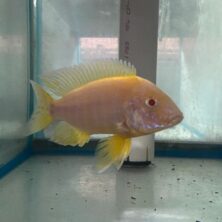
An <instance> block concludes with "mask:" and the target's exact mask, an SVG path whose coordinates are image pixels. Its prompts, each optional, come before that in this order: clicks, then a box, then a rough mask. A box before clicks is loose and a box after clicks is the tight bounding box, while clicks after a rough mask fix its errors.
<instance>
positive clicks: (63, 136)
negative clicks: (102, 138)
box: [45, 121, 90, 147]
mask: <svg viewBox="0 0 222 222" xmlns="http://www.w3.org/2000/svg"><path fill="white" fill-rule="evenodd" d="M49 131H50V132H49ZM45 134H46V135H47V136H48V137H49V139H50V140H51V141H53V142H55V143H58V144H61V145H64V146H67V145H71V146H76V145H78V146H81V147H82V146H83V145H84V144H85V143H87V142H88V141H89V139H90V135H89V134H88V133H86V132H83V131H81V130H79V129H76V128H75V127H73V126H72V125H70V124H69V123H67V122H62V121H61V122H58V123H57V124H55V125H54V126H53V128H52V129H49V130H48V132H47V131H46V132H45Z"/></svg>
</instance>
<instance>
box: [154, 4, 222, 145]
mask: <svg viewBox="0 0 222 222" xmlns="http://www.w3.org/2000/svg"><path fill="white" fill-rule="evenodd" d="M221 8H222V2H221V1H220V0H214V1H208V0H179V1H178V0H160V18H159V48H158V67H157V68H158V73H157V83H158V85H159V86H160V87H161V88H162V89H163V90H165V91H167V92H168V93H169V95H170V96H171V97H173V98H174V100H175V101H176V102H177V103H178V104H179V105H180V107H181V109H182V110H183V112H184V117H185V118H184V121H183V123H182V124H180V125H179V126H177V127H176V128H175V129H171V130H167V131H163V132H161V133H159V134H157V138H158V139H160V140H168V141H170V140H174V141H175V140H176V141H187V142H193V141H194V142H207V143H221V142H222V115H221V107H222V94H221V92H222V91H221V90H222V75H221V73H222V53H221V52H222V41H221V39H222V13H221Z"/></svg>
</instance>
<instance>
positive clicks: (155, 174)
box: [0, 156, 222, 222]
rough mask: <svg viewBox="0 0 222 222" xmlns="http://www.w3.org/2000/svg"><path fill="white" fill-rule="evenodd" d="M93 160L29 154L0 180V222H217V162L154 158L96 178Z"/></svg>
mask: <svg viewBox="0 0 222 222" xmlns="http://www.w3.org/2000/svg"><path fill="white" fill-rule="evenodd" d="M93 163H94V158H93V157H78V156H35V157H32V158H31V159H29V160H28V161H27V162H25V163H24V164H22V165H21V166H19V167H18V168H17V169H16V170H14V171H13V172H12V173H10V174H9V175H7V176H6V177H5V178H3V179H2V180H1V181H0V221H1V222H13V221H16V222H73V221H74V222H75V221H76V222H81V221H83V222H88V221H90V222H111V221H115V222H120V221H124V222H142V221H149V222H157V221H158V222H176V221H179V222H185V221H186V222H199V221H200V222H221V221H222V161H221V160H196V159H193V160H191V159H169V158H156V159H155V163H154V165H153V166H150V167H147V168H138V169H134V168H133V169H132V168H122V169H121V170H120V171H119V172H116V171H114V170H111V171H109V172H107V173H103V174H97V173H96V172H95V170H94V168H93Z"/></svg>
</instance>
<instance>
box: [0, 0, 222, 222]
mask: <svg viewBox="0 0 222 222" xmlns="http://www.w3.org/2000/svg"><path fill="white" fill-rule="evenodd" d="M221 8H222V2H221V1H219V0H214V1H207V0H159V1H157V0H149V1H147V0H138V1H136V3H135V1H133V0H121V1H118V0H108V1H105V0H91V1H90V0H64V1H61V0H20V1H18V0H17V1H16V0H2V1H1V2H0V77H1V81H0V107H1V109H0V221H2V222H9V221H18V222H40V221H46V222H51V221H52V222H57V221H58V222H60V221H86V222H87V221H103V222H106V221H107V222H111V221H113V222H114V221H115V222H120V221H123V222H128V221H129V222H131V221H138V222H140V221H141V222H142V221H153V222H155V221H160V222H161V221H164V222H168V221H169V222H177V221H181V222H188V221H189V222H190V221H194V222H202V221H209V222H220V221H222V214H221V212H220V211H221V210H220V209H221V204H222V192H221V183H222V179H221V178H222V171H221V167H222V162H221V158H222V115H221V114H220V108H221V106H222V94H221V89H222V76H221V72H222V53H221V51H222V42H221V39H222V13H221ZM123 13H126V14H125V15H123ZM129 28H131V33H130V32H127V31H128V29H129ZM132 30H133V31H132ZM123 31H125V34H123ZM127 33H128V34H127ZM146 34H147V36H149V37H146ZM127 35H128V36H127ZM144 36H145V37H144ZM146 38H147V39H146ZM146 41H147V42H146ZM143 46H144V47H143ZM121 50H122V51H121ZM130 50H131V51H130ZM129 51H130V53H131V54H130V53H129ZM101 59H105V60H110V59H123V60H126V61H130V62H131V63H133V64H134V65H135V66H136V68H137V69H138V70H139V71H141V70H144V69H146V68H147V67H148V68H147V70H150V73H143V71H141V73H139V75H140V74H141V76H142V77H144V78H146V79H149V80H151V81H153V82H155V83H156V85H157V86H158V87H159V88H160V89H162V90H163V91H164V92H166V93H167V94H168V95H169V96H170V98H172V99H173V101H175V103H176V104H177V105H178V107H179V108H180V109H181V110H182V112H183V115H184V119H183V121H182V122H181V123H180V124H178V125H177V126H175V127H172V128H170V129H167V130H163V131H161V132H158V133H155V134H153V135H152V136H151V137H150V138H149V140H152V142H153V144H155V148H151V149H153V151H152V152H153V154H152V155H154V154H155V157H154V156H152V155H151V154H150V152H148V154H149V155H151V156H149V157H146V158H147V160H149V161H147V162H146V164H143V163H144V162H143V163H142V164H140V163H139V164H136V165H135V164H131V163H130V161H128V162H129V163H128V164H126V162H127V161H126V162H125V163H124V164H123V166H122V168H121V169H120V170H116V169H113V168H111V169H108V170H107V171H105V172H103V173H102V174H99V173H98V172H96V170H95V168H94V166H95V158H94V154H95V150H96V146H97V144H98V140H99V139H101V138H104V135H94V136H93V138H92V139H91V140H90V142H89V143H87V144H86V145H85V146H84V147H83V148H80V147H72V146H62V145H59V144H56V143H53V142H51V141H49V140H48V138H47V137H45V136H44V135H43V133H42V132H39V133H36V134H34V135H30V136H26V134H25V130H24V129H25V128H24V126H25V125H26V123H27V121H28V119H29V118H30V116H31V114H32V112H33V110H34V108H35V107H36V100H35V97H34V94H33V90H32V88H31V87H30V80H34V81H35V82H38V83H39V84H42V80H41V77H42V76H43V75H44V74H46V73H50V72H54V71H55V70H57V69H60V68H64V67H71V66H74V65H78V64H82V63H83V64H85V63H87V62H92V61H94V60H101ZM144 67H146V68H144ZM152 152H151V153H152ZM143 155H144V154H143V153H142V154H141V156H143ZM146 158H145V159H146ZM138 162H140V161H137V163H138ZM12 209H13V210H12Z"/></svg>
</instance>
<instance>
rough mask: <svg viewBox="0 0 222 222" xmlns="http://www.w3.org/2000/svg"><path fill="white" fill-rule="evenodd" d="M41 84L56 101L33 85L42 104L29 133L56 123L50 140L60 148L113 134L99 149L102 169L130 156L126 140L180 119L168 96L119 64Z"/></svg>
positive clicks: (80, 69) (75, 70) (61, 74)
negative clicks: (101, 135) (97, 135)
mask: <svg viewBox="0 0 222 222" xmlns="http://www.w3.org/2000/svg"><path fill="white" fill-rule="evenodd" d="M81 77H82V79H81ZM44 78H45V79H44ZM43 80H44V82H45V85H46V87H47V88H48V91H49V92H52V93H54V94H56V95H57V96H59V97H60V98H59V99H58V100H54V99H52V97H51V95H50V94H48V93H47V92H45V91H44V90H43V89H42V88H41V87H40V86H39V85H38V84H37V83H34V82H32V85H33V89H34V91H35V94H36V95H37V99H38V100H39V101H38V103H39V104H40V105H38V106H37V109H36V111H35V112H34V114H33V115H32V118H31V120H30V121H29V123H28V126H29V127H28V128H29V129H28V134H32V133H34V132H37V131H39V130H42V129H44V128H47V127H48V126H50V124H51V123H52V122H56V124H55V126H53V127H54V128H53V130H52V133H51V134H50V135H49V137H50V140H52V141H54V142H57V143H59V144H63V145H80V146H82V145H84V144H85V143H86V142H88V140H89V137H90V135H92V134H113V135H114V136H113V137H111V138H108V139H105V140H103V141H102V142H101V143H100V144H99V146H98V148H97V157H98V159H99V161H98V162H99V164H98V166H99V167H98V168H99V169H100V170H104V169H106V168H107V167H109V166H110V165H112V164H114V165H115V166H116V167H117V168H120V166H121V165H122V163H123V161H124V159H125V158H126V157H127V156H128V155H129V152H130V144H131V140H130V138H132V137H137V136H141V135H146V134H151V133H154V132H157V131H160V130H163V129H166V128H169V127H171V126H174V125H175V124H177V123H179V122H180V121H181V120H182V118H183V114H182V113H181V111H180V110H179V108H178V107H177V106H176V104H175V103H174V102H173V101H172V100H171V99H170V97H169V96H167V95H166V94H165V93H164V92H163V91H161V90H160V89H159V88H158V87H156V86H155V85H154V84H153V83H151V82H150V81H148V80H146V79H143V78H141V77H138V76H137V75H136V71H135V69H134V67H131V66H129V65H127V64H125V63H121V62H119V61H106V62H104V61H100V62H97V63H95V64H94V63H92V64H89V65H85V66H77V67H72V68H70V69H65V70H60V71H57V72H56V74H55V75H54V76H46V77H43ZM76 84H77V85H76ZM46 131H47V130H46Z"/></svg>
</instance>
